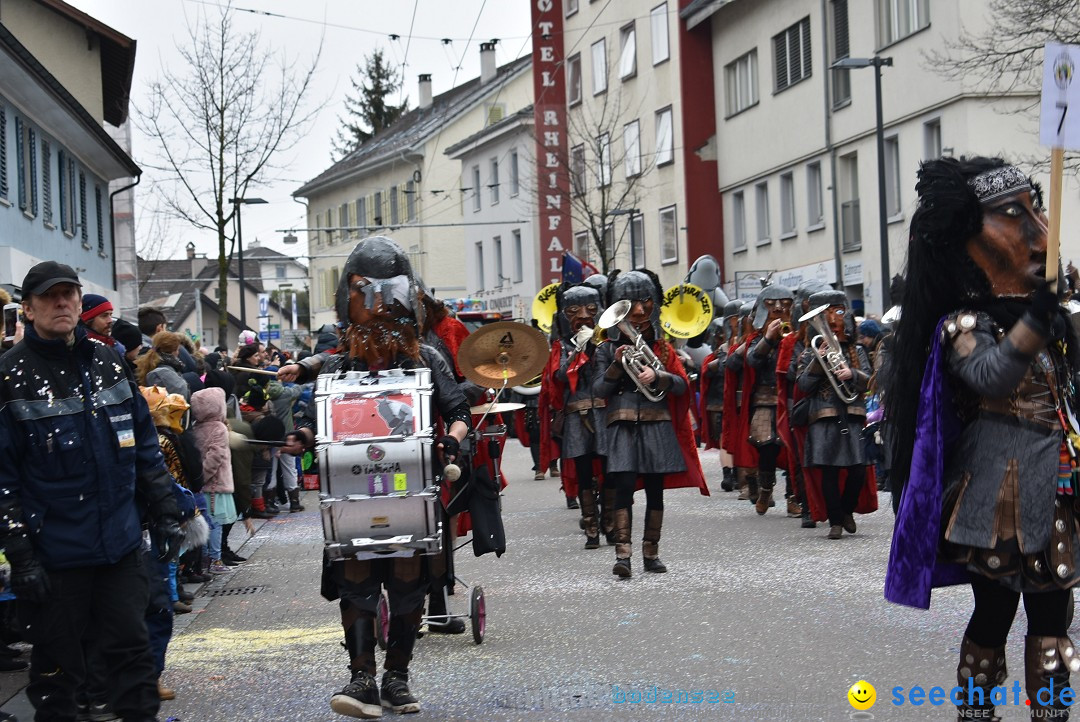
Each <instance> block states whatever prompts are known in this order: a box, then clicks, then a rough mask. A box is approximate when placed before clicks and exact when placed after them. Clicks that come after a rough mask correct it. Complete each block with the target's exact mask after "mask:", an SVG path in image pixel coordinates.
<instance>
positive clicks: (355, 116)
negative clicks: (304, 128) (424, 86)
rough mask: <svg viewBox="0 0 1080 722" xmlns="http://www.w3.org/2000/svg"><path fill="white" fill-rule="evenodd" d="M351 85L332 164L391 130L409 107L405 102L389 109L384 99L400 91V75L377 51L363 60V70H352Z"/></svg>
mask: <svg viewBox="0 0 1080 722" xmlns="http://www.w3.org/2000/svg"><path fill="white" fill-rule="evenodd" d="M356 76H357V77H354V78H353V79H352V80H351V81H350V82H351V83H352V87H353V93H352V95H350V96H348V97H346V98H345V113H346V115H345V117H344V118H339V120H340V121H341V128H340V129H339V130H338V135H337V139H336V140H335V141H334V155H335V156H336V158H335V160H340V159H341V158H344V157H345V156H346V155H348V154H349V153H351V152H352V151H354V150H356V149H357V148H359V147H360V146H361V145H363V144H364V143H365V142H366V141H368V140H370V139H371V138H373V137H374V136H376V135H378V134H379V133H380V132H381V131H383V130H385V129H386V128H388V127H389V126H391V125H392V124H393V123H394V122H395V121H396V120H397V119H398V118H400V117H401V116H402V115H404V114H405V111H406V110H408V107H409V99H408V98H406V99H405V101H404V102H403V103H402V104H401V105H393V104H391V103H389V102H388V101H387V98H388V97H389V96H390V95H392V94H393V93H396V92H398V90H400V89H401V75H400V73H399V72H398V71H397V70H395V69H394V68H392V67H391V66H390V65H389V64H388V63H387V62H386V57H385V56H384V55H383V51H382V50H381V49H376V50H373V51H372V52H371V54H370V55H368V56H367V57H365V58H364V66H363V67H362V68H361V66H360V65H357V66H356Z"/></svg>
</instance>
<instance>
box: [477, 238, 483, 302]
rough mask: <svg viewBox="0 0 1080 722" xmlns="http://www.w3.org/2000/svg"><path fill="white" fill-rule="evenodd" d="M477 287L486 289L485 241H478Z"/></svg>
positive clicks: (481, 289)
mask: <svg viewBox="0 0 1080 722" xmlns="http://www.w3.org/2000/svg"><path fill="white" fill-rule="evenodd" d="M476 288H477V290H480V291H483V290H484V242H483V241H477V242H476Z"/></svg>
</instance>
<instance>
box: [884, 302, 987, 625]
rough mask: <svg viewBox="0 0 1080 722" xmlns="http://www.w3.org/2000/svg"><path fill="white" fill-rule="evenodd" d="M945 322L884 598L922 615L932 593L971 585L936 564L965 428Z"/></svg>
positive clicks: (922, 400) (928, 374)
mask: <svg viewBox="0 0 1080 722" xmlns="http://www.w3.org/2000/svg"><path fill="white" fill-rule="evenodd" d="M944 320H945V319H942V320H941V321H939V322H938V325H937V329H936V331H935V333H934V341H933V342H932V343H931V344H930V358H928V359H927V360H926V370H925V371H924V372H923V381H922V388H921V389H920V390H919V420H918V428H917V429H916V435H915V448H914V450H913V452H912V456H911V473H910V474H909V475H908V481H907V484H905V485H904V491H903V495H902V496H901V498H900V510H899V511H898V512H897V514H896V525H895V527H894V528H893V539H892V548H891V549H890V550H889V566H888V568H887V569H886V572H885V598H886V599H887V600H889V601H890V602H895V603H896V604H906V605H908V606H911V607H919V608H920V609H929V608H930V590H931V589H932V588H933V587H945V586H949V585H951V584H965V583H967V582H968V580H969V579H970V574H969V573H968V571H967V569H966V567H964V565H962V564H949V563H944V562H939V561H938V560H937V547H938V542H939V540H940V539H941V494H942V490H943V486H944V481H943V477H944V474H945V459H946V457H947V456H948V454H949V450H950V448H951V447H952V445H953V444H954V443H955V442H956V439H957V438H958V437H959V435H960V430H961V428H962V424H961V423H960V419H959V418H958V417H957V415H956V413H955V411H954V409H953V399H952V390H951V389H950V388H949V384H948V383H947V380H946V366H945V352H944V351H943V350H942V349H943V344H942V343H941V341H940V340H939V339H940V338H941V326H942V324H943V323H944Z"/></svg>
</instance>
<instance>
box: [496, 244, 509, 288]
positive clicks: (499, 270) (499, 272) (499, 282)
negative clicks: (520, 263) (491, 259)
mask: <svg viewBox="0 0 1080 722" xmlns="http://www.w3.org/2000/svg"><path fill="white" fill-rule="evenodd" d="M492 241H493V243H492V245H494V246H495V287H496V288H502V286H503V279H504V278H505V276H503V255H502V236H495V238H493V239H492ZM506 280H510V279H508V278H507V279H506Z"/></svg>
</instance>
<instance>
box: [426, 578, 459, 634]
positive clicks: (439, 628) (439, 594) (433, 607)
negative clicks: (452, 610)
mask: <svg viewBox="0 0 1080 722" xmlns="http://www.w3.org/2000/svg"><path fill="white" fill-rule="evenodd" d="M447 606H448V605H447V603H446V587H440V588H439V590H438V591H432V592H431V595H430V597H429V599H428V616H429V617H434V619H429V620H428V630H429V631H431V632H434V633H437V634H464V633H465V620H463V619H461V618H459V617H450V616H449V613H448V612H447V611H446V610H447Z"/></svg>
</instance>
